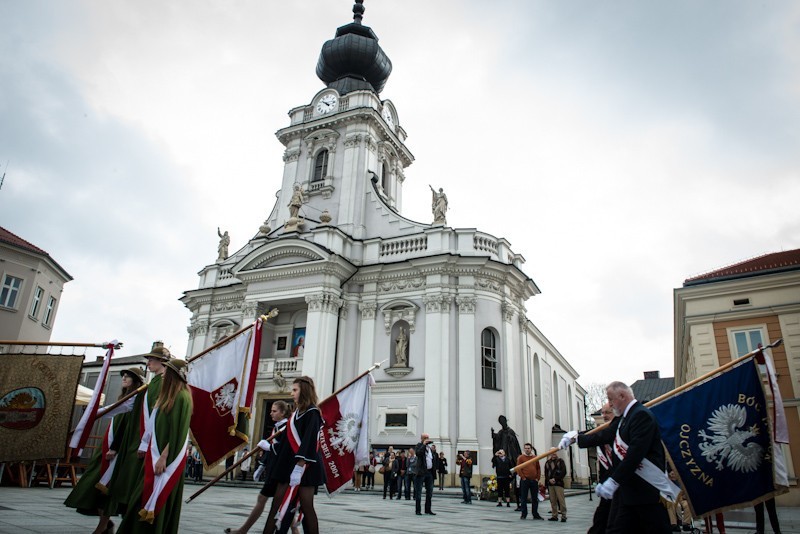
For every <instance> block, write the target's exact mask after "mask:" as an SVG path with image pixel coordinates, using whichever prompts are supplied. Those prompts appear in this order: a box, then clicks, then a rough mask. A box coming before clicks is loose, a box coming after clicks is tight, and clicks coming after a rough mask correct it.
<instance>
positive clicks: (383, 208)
mask: <svg viewBox="0 0 800 534" xmlns="http://www.w3.org/2000/svg"><path fill="white" fill-rule="evenodd" d="M353 13H354V17H353V22H351V23H349V24H346V25H344V26H341V27H339V28H338V29H337V30H336V34H335V36H334V37H333V38H332V39H330V40H329V41H327V42H325V44H323V46H322V51H321V52H320V56H319V60H318V62H317V67H316V72H317V76H319V78H320V80H322V82H323V83H324V84H325V86H324V87H323V88H322V89H321V90H320V91H319V92H318V93H317V94H315V95H313V97H311V98H310V100H309V101H308V102H307V103H305V104H303V105H301V106H298V107H296V108H294V109H292V110H290V111H289V124H288V126H285V127H284V128H281V129H280V130H278V132H277V133H276V135H277V137H278V140H279V141H280V142H281V143H282V144H283V146H284V147H285V151H284V154H283V165H284V166H283V176H282V178H281V184H280V191H279V192H278V194H277V200H276V201H275V205H274V206H273V207H272V208H271V212H270V214H269V216H268V217H267V220H266V221H265V222H264V224H262V225H261V227H260V228H259V231H258V233H256V234H255V235H254V236H252V237H251V238H250V239H249V240H247V242H246V243H245V244H244V245H243V246H242V247H241V248H240V249H238V250H236V251H235V252H233V253H232V254H231V255H230V256H227V254H222V253H221V254H219V257H217V256H214V257H217V260H216V261H215V262H214V263H211V264H209V265H206V266H205V267H204V268H202V269H201V270H200V272H199V275H200V276H199V284H198V286H197V288H195V289H191V290H188V291H186V292H185V293H184V295H183V297H182V298H181V302H183V303H184V305H185V306H186V307H187V308H188V309H189V311H191V313H192V318H191V320H190V324H189V327H188V332H189V344H188V347H187V354H189V355H193V354H197V353H199V352H200V351H202V350H203V349H206V348H208V347H209V346H211V345H212V344H214V343H218V342H219V341H220V340H221V339H223V338H224V337H226V336H228V335H230V334H231V333H232V332H236V331H238V330H239V329H240V328H242V327H244V326H246V325H248V324H251V323H252V322H253V321H254V320H255V318H256V317H257V316H258V315H260V314H263V313H266V312H267V311H269V310H275V309H277V310H279V312H280V313H279V314H278V316H277V317H275V318H274V319H273V320H270V321H269V322H268V323H266V324H265V326H264V328H263V332H262V337H261V347H260V359H259V369H258V374H257V376H256V381H255V392H256V398H255V399H254V402H253V407H254V408H253V411H252V417H253V419H254V424H253V426H252V429H253V435H252V436H251V439H253V441H258V440H259V439H260V438H261V437H263V436H264V432H263V430H264V429H265V428H267V427H268V425H269V424H270V420H269V419H268V417H269V407H270V405H271V402H273V401H274V400H276V399H280V398H283V399H286V398H287V397H288V391H287V388H286V386H287V384H288V383H291V381H292V380H294V379H295V378H296V377H299V376H302V375H306V376H310V377H312V378H313V379H314V382H315V384H316V388H317V392H318V393H319V396H320V398H324V397H326V396H327V395H329V394H331V393H332V392H333V391H336V389H338V388H339V387H341V386H343V385H344V384H346V383H347V382H348V381H349V380H351V379H352V378H353V377H355V376H357V375H358V374H360V373H362V372H363V371H364V370H366V369H367V368H369V367H370V366H372V364H373V363H375V362H382V363H383V365H382V366H381V368H380V369H379V370H376V371H374V372H373V377H374V378H375V381H376V384H375V385H374V386H373V387H372V388H371V390H370V391H371V393H370V407H369V410H370V428H369V432H370V442H371V444H372V445H373V446H375V447H377V448H383V449H385V448H386V447H388V446H389V445H395V446H398V447H400V446H409V445H413V444H415V443H416V442H417V440H418V438H419V435H420V433H421V432H423V431H424V432H426V433H428V434H429V435H430V436H431V439H433V440H434V441H435V443H436V445H437V448H438V449H439V450H440V451H442V452H444V453H445V454H446V455H447V457H448V458H451V459H452V458H455V457H456V456H455V455H456V453H457V452H458V451H463V450H469V451H474V452H475V453H476V457H477V458H479V461H478V464H477V466H476V470H475V472H474V474H475V479H474V480H473V483H479V482H480V476H481V474H487V473H488V472H489V469H490V468H489V466H490V463H491V457H492V439H491V435H490V432H489V428H491V426H492V425H494V424H495V422H496V421H497V420H498V415H500V414H502V415H503V416H504V417H506V418H507V421H508V424H509V426H510V427H512V428H515V429H517V430H516V431H517V432H519V434H520V435H521V436H526V439H527V437H528V436H530V438H529V439H531V440H532V442H533V443H534V444H535V446H536V447H538V448H539V449H540V450H544V448H546V447H547V448H549V446H550V438H551V436H550V428H551V427H552V426H553V425H554V424H555V423H558V424H562V425H566V424H568V422H571V421H572V420H574V419H575V414H576V413H578V414H579V413H582V411H581V410H580V409H577V410H576V409H575V407H576V402H575V401H576V399H579V398H580V396H581V395H580V393H581V391H582V390H581V389H580V386H579V385H578V384H577V382H576V379H577V373H575V371H574V370H573V369H572V368H571V367H570V366H569V364H568V363H567V362H566V360H565V359H564V358H563V357H561V355H560V354H558V351H557V350H556V349H555V347H553V346H552V344H551V343H550V342H549V341H548V340H547V339H546V338H545V337H544V335H543V334H542V333H541V332H540V331H539V330H538V329H537V328H536V327H535V326H534V325H533V323H532V322H531V321H530V320H528V318H527V316H526V307H525V303H526V302H527V301H528V299H530V298H531V297H533V296H534V295H536V294H538V293H539V288H538V287H537V286H536V284H535V283H534V281H533V280H532V279H531V278H530V277H529V276H528V275H527V274H526V273H525V272H524V271H523V265H524V263H525V258H524V257H523V256H522V255H521V254H518V253H517V252H515V251H514V250H512V248H511V244H510V243H508V241H506V240H505V239H503V238H502V237H496V236H493V235H491V234H489V233H487V232H483V231H480V230H478V229H477V228H472V227H467V228H453V227H450V226H448V225H447V220H446V217H445V215H446V212H447V210H448V209H449V208H448V201H447V197H446V195H445V194H444V192H443V191H441V190H440V191H439V192H438V193H437V192H432V199H431V200H429V198H430V197H428V198H422V199H420V201H421V202H424V203H425V204H426V205H430V206H431V212H432V217H431V219H429V220H428V221H429V222H422V221H413V220H410V219H408V218H406V217H404V216H403V215H402V207H403V181H404V179H405V169H406V167H408V166H409V165H411V163H412V162H413V161H414V157H413V156H412V154H411V152H410V151H409V150H408V148H406V145H405V141H406V132H405V130H404V129H403V127H402V122H401V121H400V116H399V115H398V112H397V109H396V108H395V107H394V105H393V104H392V102H390V101H389V100H387V99H381V96H380V95H381V92H382V91H383V88H384V86H385V85H386V83H387V81H388V79H389V75H390V74H391V71H392V64H391V62H390V61H389V58H388V57H387V56H386V54H385V53H384V51H383V50H382V49H381V47H380V46H379V45H378V37H377V36H376V35H375V32H373V31H372V29H370V28H369V27H367V26H364V25H363V24H362V18H363V14H364V6H363V3H362V0H356V3H355V6H354V7H353ZM428 202H431V204H428ZM236 237H237V236H233V238H234V239H235V238H236ZM221 239H222V237H221ZM223 250H226V249H223ZM209 260H211V261H213V260H212V258H209ZM573 392H575V393H574V394H573ZM524 399H530V401H525V400H524ZM533 399H539V400H537V401H535V402H534V400H533ZM550 399H558V404H557V406H555V407H551V406H550V405H549V404H548V403H549V402H550ZM481 466H482V467H481Z"/></svg>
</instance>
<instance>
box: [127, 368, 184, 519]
mask: <svg viewBox="0 0 800 534" xmlns="http://www.w3.org/2000/svg"><path fill="white" fill-rule="evenodd" d="M164 367H166V371H165V372H164V375H163V376H164V379H163V385H162V386H161V389H160V391H159V393H158V399H157V400H156V403H155V406H154V407H153V411H152V412H151V413H150V414H149V418H150V419H151V420H152V425H151V426H150V433H149V436H147V440H148V442H149V443H148V444H147V448H146V452H145V457H144V466H143V470H142V471H143V472H142V474H141V476H140V477H139V479H138V481H137V483H136V485H135V486H134V489H133V491H132V492H131V499H130V501H128V510H127V511H126V513H125V516H124V518H123V519H122V524H121V525H120V529H119V530H120V532H125V533H127V532H132V533H140V532H141V533H156V534H160V533H165V532H178V526H179V524H180V517H181V503H182V496H183V476H182V475H183V465H184V462H185V461H186V448H187V446H188V443H189V422H190V420H191V418H192V396H191V393H189V386H188V385H187V383H186V367H187V365H186V362H185V361H184V360H178V359H175V358H172V359H170V360H168V361H166V362H164ZM143 496H144V498H143Z"/></svg>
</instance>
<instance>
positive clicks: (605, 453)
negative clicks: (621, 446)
mask: <svg viewBox="0 0 800 534" xmlns="http://www.w3.org/2000/svg"><path fill="white" fill-rule="evenodd" d="M597 461H598V462H599V463H600V465H601V466H602V467H603V469H605V470H606V471H608V470H609V469H611V447H609V446H608V445H603V446H602V447H597Z"/></svg>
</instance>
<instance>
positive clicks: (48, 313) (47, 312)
mask: <svg viewBox="0 0 800 534" xmlns="http://www.w3.org/2000/svg"><path fill="white" fill-rule="evenodd" d="M55 310H56V299H55V298H53V297H50V298H49V299H47V308H45V309H44V318H43V319H42V324H43V325H45V326H50V321H52V320H53V313H55Z"/></svg>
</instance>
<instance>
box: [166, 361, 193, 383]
mask: <svg viewBox="0 0 800 534" xmlns="http://www.w3.org/2000/svg"><path fill="white" fill-rule="evenodd" d="M188 366H189V364H187V363H186V360H179V359H177V358H172V359H171V360H169V361H166V362H164V367H166V368H167V369H172V370H173V371H175V373H176V374H177V375H178V378H180V379H181V380H183V381H184V382H186V368H187V367H188Z"/></svg>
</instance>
